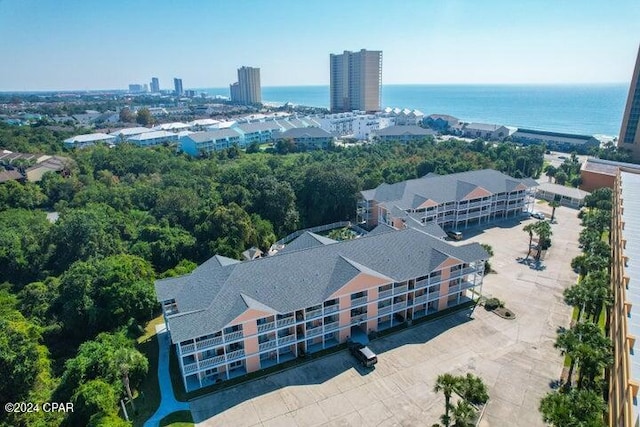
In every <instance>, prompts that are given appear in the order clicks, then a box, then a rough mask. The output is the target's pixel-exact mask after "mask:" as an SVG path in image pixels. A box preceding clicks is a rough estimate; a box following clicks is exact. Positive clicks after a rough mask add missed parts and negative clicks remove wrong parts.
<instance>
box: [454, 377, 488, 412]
mask: <svg viewBox="0 0 640 427" xmlns="http://www.w3.org/2000/svg"><path fill="white" fill-rule="evenodd" d="M457 390H458V392H459V394H460V395H461V396H462V398H463V399H464V400H466V401H467V402H469V403H471V404H472V405H483V404H484V403H486V402H487V400H489V393H487V386H486V385H485V384H484V382H483V381H482V378H480V377H476V376H475V375H473V374H469V373H467V375H466V376H464V377H460V380H459V384H458V387H457Z"/></svg>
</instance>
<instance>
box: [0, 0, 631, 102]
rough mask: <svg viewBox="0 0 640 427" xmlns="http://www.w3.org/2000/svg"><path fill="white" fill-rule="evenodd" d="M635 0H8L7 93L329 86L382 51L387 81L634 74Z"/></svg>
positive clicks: (0, 87) (1, 83) (3, 69)
mask: <svg viewBox="0 0 640 427" xmlns="http://www.w3.org/2000/svg"><path fill="white" fill-rule="evenodd" d="M639 23H640V1H639V0H616V1H611V0H608V1H603V0H565V1H559V0H517V1H513V0H505V1H498V0H483V1H477V0H467V1H456V0H440V1H431V0H416V1H389V0H384V1H378V0H363V1H357V0H339V1H334V0H318V1H315V0H313V1H307V0H302V1H293V0H263V1H253V0H217V1H213V0H202V1H199V0H198V1H196V0H181V1H169V0H0V58H2V61H1V62H0V91H9V90H65V89H126V87H127V85H128V84H129V83H148V82H149V81H150V79H151V77H152V76H157V77H159V78H160V86H161V88H170V87H171V85H172V79H173V77H175V76H177V77H182V79H183V80H184V87H185V89H187V88H201V87H224V86H227V85H228V84H229V83H230V82H232V81H235V79H236V69H237V68H238V67H240V66H242V65H249V66H257V67H260V68H261V77H262V84H263V86H294V85H307V84H309V85H316V84H317V85H323V84H328V83H329V75H328V65H329V53H332V52H334V53H339V52H341V51H343V50H358V49H361V48H366V49H372V50H382V51H383V83H384V84H409V83H421V84H446V83H469V84H473V83H594V82H595V83H604V82H625V83H628V81H629V80H630V76H631V72H632V69H633V64H634V61H635V56H636V53H637V50H638V45H639V44H640V24H639Z"/></svg>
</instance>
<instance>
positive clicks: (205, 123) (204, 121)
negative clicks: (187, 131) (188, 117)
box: [189, 119, 219, 126]
mask: <svg viewBox="0 0 640 427" xmlns="http://www.w3.org/2000/svg"><path fill="white" fill-rule="evenodd" d="M216 123H219V120H216V119H198V120H194V121H192V122H189V125H190V126H211V125H215V124H216Z"/></svg>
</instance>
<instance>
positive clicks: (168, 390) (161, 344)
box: [144, 323, 189, 427]
mask: <svg viewBox="0 0 640 427" xmlns="http://www.w3.org/2000/svg"><path fill="white" fill-rule="evenodd" d="M156 336H157V337H158V349H159V353H158V382H159V384H160V406H159V407H158V409H157V410H156V412H155V413H154V414H153V415H152V416H151V418H149V419H148V420H147V421H146V422H145V423H144V427H156V426H158V425H160V420H161V419H163V418H164V417H166V416H167V415H169V414H170V413H172V412H176V411H186V410H188V409H189V404H188V403H187V402H178V401H177V400H176V398H175V396H174V395H173V388H172V387H171V377H170V376H169V346H170V345H171V343H170V341H169V334H168V333H167V330H166V328H165V325H164V323H163V324H162V325H158V326H156Z"/></svg>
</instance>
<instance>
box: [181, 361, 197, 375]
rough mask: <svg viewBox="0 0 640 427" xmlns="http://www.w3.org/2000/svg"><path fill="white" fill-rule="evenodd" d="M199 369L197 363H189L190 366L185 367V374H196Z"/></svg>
mask: <svg viewBox="0 0 640 427" xmlns="http://www.w3.org/2000/svg"><path fill="white" fill-rule="evenodd" d="M197 369H198V365H197V364H195V363H189V364H188V365H184V366H183V371H184V373H185V374H189V373H191V372H195V371H196V370H197Z"/></svg>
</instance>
